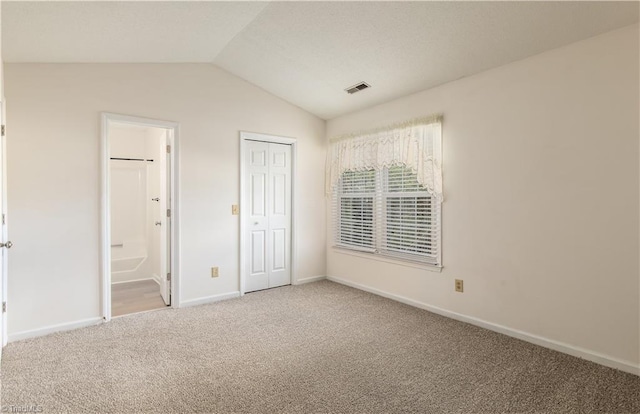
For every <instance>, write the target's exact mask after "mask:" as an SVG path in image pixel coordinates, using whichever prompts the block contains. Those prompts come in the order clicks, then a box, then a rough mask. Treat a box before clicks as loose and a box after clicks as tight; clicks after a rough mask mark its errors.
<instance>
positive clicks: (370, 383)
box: [1, 281, 640, 414]
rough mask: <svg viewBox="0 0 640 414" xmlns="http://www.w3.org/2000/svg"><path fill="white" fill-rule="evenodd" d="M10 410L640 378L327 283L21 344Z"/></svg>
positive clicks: (320, 405) (513, 400)
mask: <svg viewBox="0 0 640 414" xmlns="http://www.w3.org/2000/svg"><path fill="white" fill-rule="evenodd" d="M1 375H2V404H3V410H8V409H9V408H10V407H11V406H13V407H25V406H36V407H40V408H41V409H42V410H43V411H42V412H45V413H49V412H66V413H85V412H86V413H133V412H153V413H165V412H167V413H169V412H173V413H189V412H201V413H245V412H252V413H367V414H368V413H402V412H407V413H409V412H411V413H525V412H537V413H586V412H606V413H636V412H640V377H637V376H634V375H631V374H626V373H623V372H620V371H616V370H614V369H610V368H606V367H603V366H600V365H596V364H594V363H591V362H587V361H584V360H580V359H578V358H573V357H571V356H567V355H564V354H561V353H558V352H554V351H550V350H547V349H545V348H541V347H538V346H535V345H531V344H528V343H526V342H522V341H518V340H515V339H512V338H509V337H507V336H504V335H500V334H497V333H494V332H490V331H487V330H484V329H481V328H477V327H474V326H471V325H468V324H464V323H461V322H457V321H454V320H451V319H447V318H444V317H441V316H438V315H435V314H432V313H429V312H426V311H423V310H420V309H416V308H412V307H409V306H406V305H403V304H400V303H397V302H393V301H391V300H387V299H384V298H381V297H378V296H374V295H371V294H369V293H365V292H361V291H358V290H355V289H351V288H348V287H345V286H341V285H338V284H335V283H331V282H327V281H323V282H317V283H312V284H308V285H303V286H295V287H284V288H279V289H273V290H268V291H263V292H257V293H252V294H248V295H246V296H245V297H244V298H242V299H236V300H229V301H225V302H220V303H217V304H212V305H204V306H199V307H193V308H187V309H181V310H169V309H168V310H160V311H155V312H149V313H144V314H138V315H132V316H128V317H124V318H119V319H117V320H114V321H113V322H111V323H109V324H105V325H101V326H95V327H90V328H85V329H80V330H76V331H72V332H66V333H59V334H54V335H50V336H47V337H43V338H37V339H32V340H25V341H21V342H16V343H11V344H9V346H8V347H7V348H5V351H4V354H3V357H2V374H1Z"/></svg>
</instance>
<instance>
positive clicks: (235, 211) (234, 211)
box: [231, 204, 240, 216]
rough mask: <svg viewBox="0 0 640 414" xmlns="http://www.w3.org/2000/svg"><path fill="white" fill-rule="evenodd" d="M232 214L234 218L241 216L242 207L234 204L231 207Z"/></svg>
mask: <svg viewBox="0 0 640 414" xmlns="http://www.w3.org/2000/svg"><path fill="white" fill-rule="evenodd" d="M231 214H233V215H234V216H237V215H239V214H240V206H239V205H237V204H234V205H232V206H231Z"/></svg>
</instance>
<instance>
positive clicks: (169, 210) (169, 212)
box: [167, 208, 171, 217]
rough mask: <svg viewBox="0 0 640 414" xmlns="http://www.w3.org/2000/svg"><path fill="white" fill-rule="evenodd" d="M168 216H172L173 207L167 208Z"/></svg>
mask: <svg viewBox="0 0 640 414" xmlns="http://www.w3.org/2000/svg"><path fill="white" fill-rule="evenodd" d="M167 217H171V209H170V208H168V209H167Z"/></svg>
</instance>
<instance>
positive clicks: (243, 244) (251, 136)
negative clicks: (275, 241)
mask: <svg viewBox="0 0 640 414" xmlns="http://www.w3.org/2000/svg"><path fill="white" fill-rule="evenodd" d="M247 141H260V142H267V143H274V144H287V145H291V284H292V285H297V284H298V272H297V253H296V252H297V243H296V237H297V232H296V206H297V191H296V183H297V180H296V177H297V155H298V154H297V142H298V141H297V139H296V138H290V137H283V136H277V135H269V134H261V133H257V132H247V131H240V255H239V256H240V257H239V260H240V263H239V264H240V266H239V269H240V272H239V275H238V285H239V286H238V287H239V290H240V295H241V296H242V295H244V294H245V292H246V280H245V279H246V278H245V272H246V265H245V260H246V254H247V253H246V252H247V247H248V246H247V243H248V240H247V237H246V235H245V231H246V230H247V228H248V227H247V226H248V222H247V220H248V214H247V213H248V205H247V200H246V195H245V190H246V188H245V187H246V185H245V178H246V171H245V168H246V165H245V164H246V162H245V156H244V154H245V151H246V149H247Z"/></svg>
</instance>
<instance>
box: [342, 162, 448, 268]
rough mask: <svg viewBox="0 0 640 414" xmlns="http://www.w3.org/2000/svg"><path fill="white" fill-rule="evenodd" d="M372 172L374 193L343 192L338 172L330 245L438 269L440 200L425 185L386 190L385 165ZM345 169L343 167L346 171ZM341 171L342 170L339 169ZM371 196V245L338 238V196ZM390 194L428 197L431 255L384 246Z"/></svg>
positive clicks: (410, 264) (440, 246)
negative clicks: (421, 187)
mask: <svg viewBox="0 0 640 414" xmlns="http://www.w3.org/2000/svg"><path fill="white" fill-rule="evenodd" d="M393 167H403V168H407V167H404V166H402V165H394V166H391V168H393ZM368 171H374V173H375V193H373V194H372V193H369V192H365V193H344V192H343V175H341V177H340V180H339V182H338V185H337V186H336V187H335V190H334V197H333V198H334V199H333V200H332V204H333V207H332V208H333V210H334V214H333V226H332V227H333V230H334V235H333V236H334V237H333V248H334V249H336V250H338V251H340V252H341V253H346V254H351V255H356V256H361V257H368V258H373V259H376V260H381V261H384V262H390V263H395V264H399V265H406V266H411V267H418V268H426V269H429V270H434V271H441V269H442V208H441V203H440V202H439V201H438V200H437V198H436V197H434V196H433V195H432V194H430V193H429V192H428V191H427V190H426V189H424V190H422V191H397V192H396V191H389V168H388V167H385V168H383V169H380V170H378V169H375V170H374V169H371V170H368ZM348 172H349V171H347V173H348ZM343 174H345V173H343ZM356 196H360V197H365V196H366V197H367V198H369V197H372V198H373V222H372V228H373V235H372V237H373V240H372V245H373V248H367V247H362V246H357V245H349V244H346V243H342V242H341V224H342V208H341V206H342V200H343V199H344V198H354V197H356ZM390 197H398V198H403V197H406V198H421V197H429V198H430V205H431V209H432V212H431V218H430V220H429V222H430V224H431V225H432V230H431V232H432V234H431V238H430V240H432V241H433V242H434V243H435V250H436V253H435V255H429V254H416V253H411V252H406V253H405V252H402V251H401V250H397V251H393V250H390V249H388V246H387V240H388V239H387V234H388V229H389V227H388V225H387V223H388V222H387V219H388V217H387V200H388V199H389V198H390Z"/></svg>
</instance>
